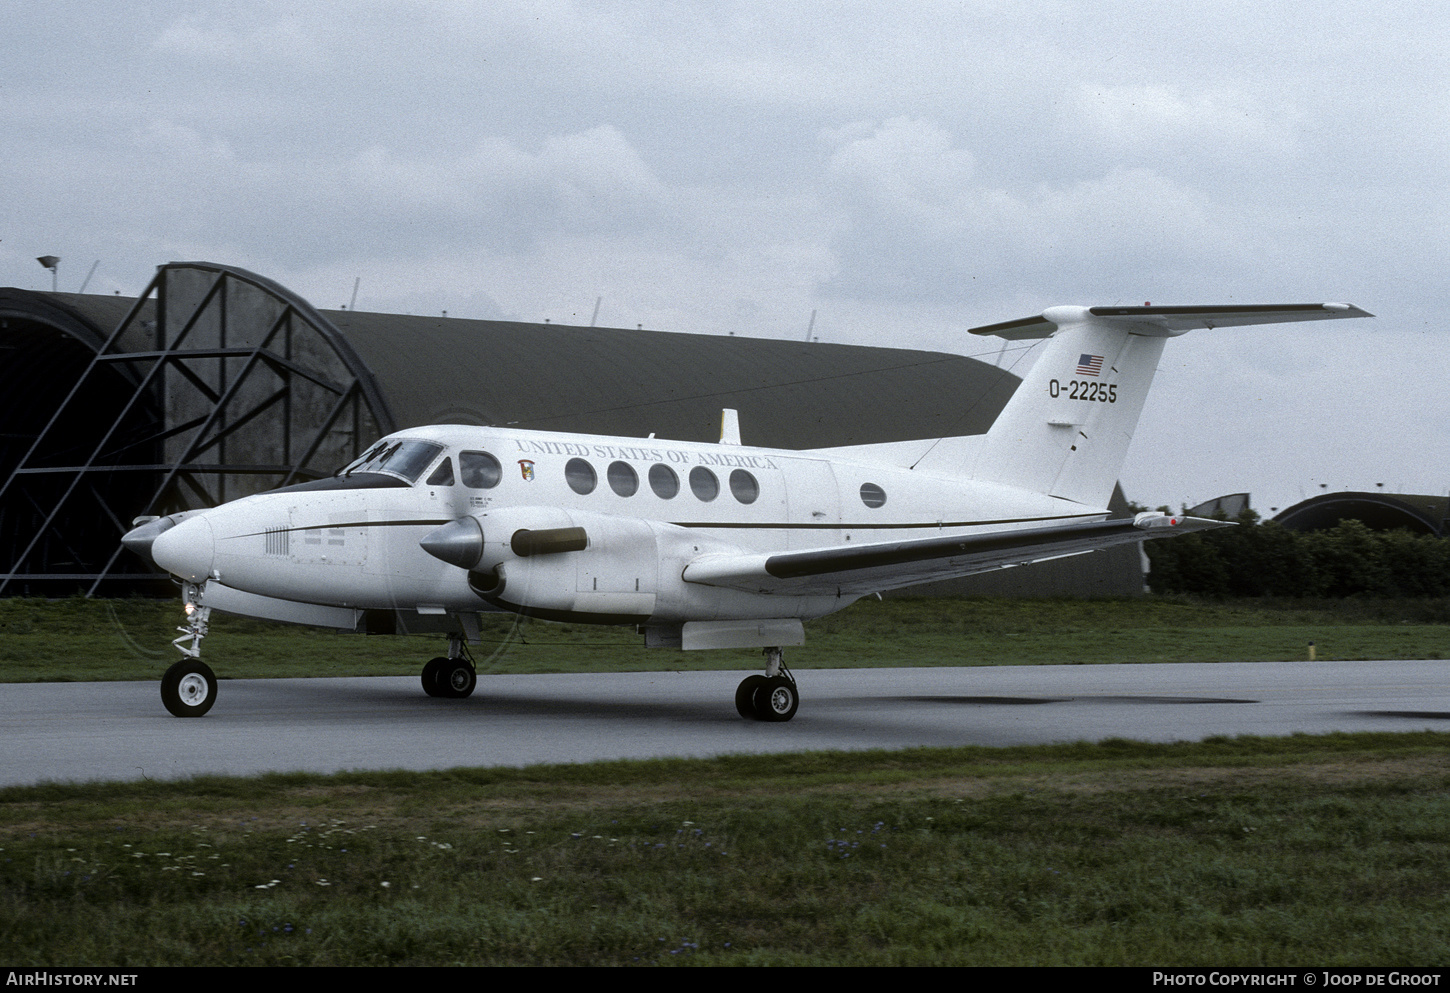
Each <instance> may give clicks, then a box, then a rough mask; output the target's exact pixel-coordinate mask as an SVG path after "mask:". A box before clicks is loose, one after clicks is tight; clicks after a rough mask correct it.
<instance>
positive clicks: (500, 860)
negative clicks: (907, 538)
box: [0, 733, 1450, 967]
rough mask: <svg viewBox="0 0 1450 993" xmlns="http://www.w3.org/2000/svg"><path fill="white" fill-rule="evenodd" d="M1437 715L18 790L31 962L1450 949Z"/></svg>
mask: <svg viewBox="0 0 1450 993" xmlns="http://www.w3.org/2000/svg"><path fill="white" fill-rule="evenodd" d="M1446 744H1447V738H1446V736H1444V735H1437V734H1430V733H1420V734H1404V735H1333V736H1329V737H1323V738H1317V737H1294V738H1287V739H1280V740H1266V739H1237V740H1233V741H1227V740H1211V741H1208V742H1204V743H1201V744H1186V745H1169V746H1164V745H1140V744H1134V743H1129V742H1121V741H1119V742H1105V743H1103V744H1099V745H1073V746H1052V747H1035V748H1013V749H983V748H975V749H951V750H921V751H908V752H900V753H891V754H886V753H863V754H853V755H841V754H814V755H802V756H783V757H764V758H762V757H749V758H724V759H718V760H710V761H683V760H681V761H654V762H620V763H607V764H599V765H589V766H556V767H539V768H531V769H522V770H509V769H490V770H456V771H453V772H440V773H431V774H413V773H407V774H405V773H362V774H348V775H339V776H331V777H324V776H308V775H289V776H267V777H262V778H258V779H221V778H208V779H198V780H193V781H190V782H182V783H154V782H142V783H134V784H109V785H93V786H43V787H33V788H12V789H6V790H3V791H0V849H3V851H0V961H5V962H7V963H10V964H12V965H45V964H56V965H72V966H74V965H85V964H96V965H122V966H136V965H187V964H195V965H244V964H264V965H314V964H329V965H382V964H388V965H423V964H427V965H443V964H455V963H456V964H487V965H502V964H517V965H630V964H641V965H678V964H703V965H720V964H741V965H747V964H748V965H766V964H777V965H779V964H791V965H804V964H829V965H904V964H923V965H925V964H931V965H938V964H957V965H966V964H994V965H1049V964H1068V965H1072V964H1075V965H1153V966H1168V965H1194V964H1198V965H1204V964H1208V965H1220V966H1223V965H1275V966H1287V965H1318V966H1332V965H1391V966H1400V967H1404V966H1413V965H1443V964H1444V963H1445V962H1446V961H1447V960H1450V859H1447V858H1446V852H1447V845H1450V765H1447V763H1446V761H1445V748H1446Z"/></svg>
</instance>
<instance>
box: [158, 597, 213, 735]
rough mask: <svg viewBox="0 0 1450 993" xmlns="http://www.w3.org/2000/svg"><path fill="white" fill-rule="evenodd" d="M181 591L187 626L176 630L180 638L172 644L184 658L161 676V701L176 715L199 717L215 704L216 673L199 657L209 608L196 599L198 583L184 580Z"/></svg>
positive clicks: (198, 598) (209, 613)
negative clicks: (179, 633) (183, 596)
mask: <svg viewBox="0 0 1450 993" xmlns="http://www.w3.org/2000/svg"><path fill="white" fill-rule="evenodd" d="M182 590H183V594H184V595H185V597H186V627H184V628H177V629H176V630H178V631H180V632H181V637H180V638H177V639H175V640H174V641H172V644H173V645H175V646H176V647H177V648H178V649H180V650H181V654H182V656H184V657H183V658H182V660H181V661H180V662H177V663H176V664H175V665H173V666H172V667H171V668H169V669H167V670H166V674H165V675H164V676H162V677H161V702H162V704H163V705H165V707H166V709H167V710H168V711H170V712H171V714H172V715H173V716H175V717H200V716H201V715H202V714H205V713H206V712H207V711H208V710H211V705H212V704H214V703H216V675H215V674H214V673H213V672H212V671H211V667H210V666H208V665H207V664H206V663H205V662H203V661H202V660H201V639H203V638H205V637H206V631H207V621H208V620H209V619H210V618H211V608H210V607H203V606H202V605H201V604H200V602H199V601H200V600H201V586H200V585H198V584H196V583H185V584H183V587H182ZM188 642H190V644H187V643H188Z"/></svg>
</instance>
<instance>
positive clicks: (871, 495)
mask: <svg viewBox="0 0 1450 993" xmlns="http://www.w3.org/2000/svg"><path fill="white" fill-rule="evenodd" d="M861 502H862V503H864V504H865V505H866V506H868V507H880V506H882V505H883V504H885V503H886V491H885V490H883V489H882V488H881V487H879V486H877V485H876V484H875V483H862V484H861Z"/></svg>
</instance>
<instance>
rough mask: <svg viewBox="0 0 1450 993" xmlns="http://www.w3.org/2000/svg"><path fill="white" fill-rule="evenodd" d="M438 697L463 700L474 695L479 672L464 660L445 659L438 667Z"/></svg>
mask: <svg viewBox="0 0 1450 993" xmlns="http://www.w3.org/2000/svg"><path fill="white" fill-rule="evenodd" d="M437 685H438V695H439V696H446V697H451V698H452V699H454V700H461V699H463V698H464V697H466V696H472V695H473V688H474V687H475V686H477V685H478V671H477V670H476V669H474V668H473V666H471V665H469V664H468V662H467V661H465V660H464V659H444V660H443V664H442V665H440V666H439V667H438V683H437Z"/></svg>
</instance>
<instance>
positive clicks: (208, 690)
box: [161, 659, 216, 717]
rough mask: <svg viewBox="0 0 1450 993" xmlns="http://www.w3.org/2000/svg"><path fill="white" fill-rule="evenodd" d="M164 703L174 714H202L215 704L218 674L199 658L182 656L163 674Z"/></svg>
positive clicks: (179, 715) (180, 715)
mask: <svg viewBox="0 0 1450 993" xmlns="http://www.w3.org/2000/svg"><path fill="white" fill-rule="evenodd" d="M161 702H162V703H164V704H165V705H166V709H167V710H169V711H171V714H172V716H174V717H200V716H201V715H202V714H205V713H206V712H207V711H208V710H210V709H211V705H212V704H214V703H216V676H215V675H214V674H213V673H212V671H211V668H210V667H209V666H208V665H207V664H206V663H205V662H203V661H201V660H200V659H182V660H181V661H180V662H178V663H176V664H175V665H173V666H172V667H171V668H170V669H167V670H166V675H164V676H162V677H161Z"/></svg>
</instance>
